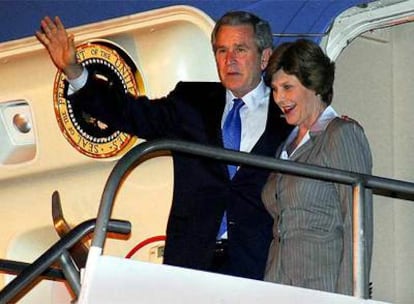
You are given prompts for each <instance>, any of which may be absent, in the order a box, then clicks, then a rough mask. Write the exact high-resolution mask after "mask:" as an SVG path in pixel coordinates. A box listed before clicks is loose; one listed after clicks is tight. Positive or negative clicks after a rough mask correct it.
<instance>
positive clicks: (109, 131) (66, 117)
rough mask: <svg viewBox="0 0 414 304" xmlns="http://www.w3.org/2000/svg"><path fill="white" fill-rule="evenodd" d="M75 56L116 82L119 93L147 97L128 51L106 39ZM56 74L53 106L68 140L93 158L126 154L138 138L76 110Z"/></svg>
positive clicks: (83, 46)
mask: <svg viewBox="0 0 414 304" xmlns="http://www.w3.org/2000/svg"><path fill="white" fill-rule="evenodd" d="M76 57H77V59H78V62H80V63H81V64H82V65H83V66H84V67H88V70H89V71H93V72H98V74H99V75H101V76H102V77H105V78H107V79H108V80H110V81H111V82H113V83H115V84H116V85H117V86H118V88H119V89H120V90H124V92H125V93H129V94H131V95H134V96H139V95H142V94H144V86H143V81H142V77H141V75H140V73H139V72H138V69H137V67H136V65H135V64H134V62H133V60H132V59H131V58H130V57H129V56H128V54H127V53H126V51H124V50H123V49H122V48H121V47H119V46H118V45H116V44H115V43H113V42H111V41H107V40H94V41H90V42H87V43H84V44H81V45H79V46H77V47H76ZM65 79H66V76H65V75H64V74H63V73H62V72H61V71H59V72H58V73H57V74H56V77H55V82H54V89H53V103H54V108H55V115H56V118H57V122H58V124H59V127H60V130H61V131H62V133H63V135H64V136H65V138H66V139H67V140H68V141H69V143H70V144H71V145H72V146H73V147H75V148H76V149H77V150H78V151H79V152H81V153H82V154H84V155H86V156H89V157H93V158H109V157H113V156H117V155H120V154H123V153H125V152H127V150H128V149H129V148H130V147H131V146H132V145H133V144H134V143H135V142H136V140H137V138H136V137H134V136H131V135H129V134H127V133H123V132H120V131H118V130H115V129H113V128H111V127H110V126H108V125H106V124H105V123H104V122H102V121H99V120H98V119H96V118H94V117H93V116H91V115H90V114H88V113H86V112H84V111H83V110H81V109H78V108H76V107H75V106H74V105H72V104H71V103H70V101H69V100H68V99H67V98H66V97H67V94H68V82H67V81H65Z"/></svg>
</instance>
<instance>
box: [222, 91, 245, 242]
mask: <svg viewBox="0 0 414 304" xmlns="http://www.w3.org/2000/svg"><path fill="white" fill-rule="evenodd" d="M243 106H244V102H243V100H241V99H239V98H236V99H233V107H232V108H231V110H230V112H229V113H228V114H227V117H226V120H225V121H224V125H223V145H224V147H225V148H226V149H231V150H236V151H239V150H240V137H241V119H240V109H241V108H242V107H243ZM227 171H228V172H229V177H230V179H232V178H233V176H234V174H236V171H237V166H234V165H227ZM226 232H227V216H226V213H224V216H223V220H222V222H221V225H220V229H219V233H218V238H219V239H221V238H223V236H225V235H226Z"/></svg>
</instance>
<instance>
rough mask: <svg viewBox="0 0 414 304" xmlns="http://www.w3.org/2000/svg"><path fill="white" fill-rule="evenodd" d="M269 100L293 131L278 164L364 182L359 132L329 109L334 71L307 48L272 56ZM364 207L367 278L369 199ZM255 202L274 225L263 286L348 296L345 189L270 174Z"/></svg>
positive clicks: (365, 162)
mask: <svg viewBox="0 0 414 304" xmlns="http://www.w3.org/2000/svg"><path fill="white" fill-rule="evenodd" d="M266 73H267V74H266V78H267V81H268V83H269V84H270V86H271V87H272V91H273V97H274V100H275V101H276V103H277V105H278V106H279V107H280V109H281V110H282V111H283V113H284V116H285V119H286V121H287V122H288V123H289V124H291V125H294V126H295V128H294V129H293V131H292V132H291V134H290V136H289V137H288V138H287V140H286V141H285V142H284V143H283V144H282V145H281V146H280V147H279V150H278V152H277V154H276V156H277V157H278V158H281V159H287V160H291V161H296V162H302V163H308V164H313V165H319V166H323V167H329V168H336V169H342V170H347V171H353V172H358V173H365V174H371V171H372V157H371V151H370V147H369V144H368V141H367V138H366V136H365V134H364V130H363V128H362V127H361V126H360V125H359V124H358V123H357V122H356V121H354V120H351V119H349V118H344V117H339V116H338V115H337V113H336V112H335V110H334V109H333V108H332V107H331V106H330V104H331V101H332V95H333V89H332V88H333V82H334V78H335V75H334V74H335V65H334V63H333V62H331V61H330V59H329V58H328V57H327V56H326V55H325V54H324V53H323V51H322V50H321V49H320V47H319V46H318V45H317V44H315V43H313V42H311V41H308V40H304V39H301V40H297V41H295V42H289V43H285V44H282V45H281V46H279V47H278V48H276V49H275V51H274V53H273V54H272V57H271V58H270V62H269V65H268V68H267V72H266ZM367 196H368V197H367V198H366V200H365V203H366V205H365V206H364V207H365V210H364V214H365V219H364V221H365V227H364V228H365V237H366V243H365V244H366V252H367V257H368V261H367V262H366V266H367V271H368V273H369V268H370V263H371V254H372V236H373V222H372V220H373V218H372V193H371V192H370V191H369V193H368V195H367ZM262 198H263V201H264V204H265V206H266V208H267V209H268V211H269V213H270V214H271V215H272V216H273V218H274V228H273V236H274V238H273V241H272V243H271V246H270V251H269V256H268V261H267V267H266V273H265V280H268V281H273V282H277V283H281V284H288V285H293V286H299V287H305V288H312V289H318V290H324V291H329V292H336V293H343V294H352V286H353V284H352V282H353V279H352V187H351V186H349V185H342V184H336V183H332V182H328V181H321V180H316V179H310V178H303V177H299V176H293V175H288V174H281V173H278V172H274V173H272V174H271V175H270V176H269V179H268V181H267V183H266V185H265V187H264V189H263V193H262Z"/></svg>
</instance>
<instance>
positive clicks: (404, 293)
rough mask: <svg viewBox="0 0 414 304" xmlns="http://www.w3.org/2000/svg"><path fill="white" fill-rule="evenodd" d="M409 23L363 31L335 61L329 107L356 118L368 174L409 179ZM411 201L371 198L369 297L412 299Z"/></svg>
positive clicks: (413, 29) (413, 141) (412, 92)
mask: <svg viewBox="0 0 414 304" xmlns="http://www.w3.org/2000/svg"><path fill="white" fill-rule="evenodd" d="M413 34H414V24H413V23H407V24H404V25H399V26H393V27H390V28H384V29H379V30H375V31H373V32H370V33H364V34H363V35H361V36H359V37H358V38H356V39H355V40H353V41H352V42H351V43H350V45H349V46H348V47H347V48H345V50H344V51H343V52H342V53H341V54H340V56H339V57H338V59H337V60H336V80H335V93H334V94H335V98H334V102H333V106H334V107H335V108H336V109H337V110H338V111H339V112H340V113H341V114H345V115H348V116H350V117H352V118H354V119H356V120H358V121H359V122H360V123H361V124H362V126H363V127H364V129H365V131H366V133H367V136H368V139H369V141H370V145H371V149H372V152H373V160H374V168H373V174H374V175H378V176H385V177H390V178H395V179H402V180H406V181H411V182H412V181H413V180H414V177H413V173H412V172H413V170H414V160H413V158H412V152H411V151H412V149H413V148H414V133H413V131H412V129H413V125H412V117H413V114H414V107H413V106H412V101H413V100H414V86H413V83H414V76H413V71H414V61H413V59H412V54H413V50H414V41H413V40H412V37H413ZM413 218H414V204H413V202H412V201H405V200H396V199H390V198H386V197H381V196H375V197H374V223H375V231H374V252H373V267H372V272H371V281H373V296H374V299H378V300H383V301H391V302H395V303H412V301H413V299H414V290H413V288H412V282H413V281H414V272H413V270H414V268H413V267H412V260H413V258H414V244H413V242H412V235H413V233H414V221H413Z"/></svg>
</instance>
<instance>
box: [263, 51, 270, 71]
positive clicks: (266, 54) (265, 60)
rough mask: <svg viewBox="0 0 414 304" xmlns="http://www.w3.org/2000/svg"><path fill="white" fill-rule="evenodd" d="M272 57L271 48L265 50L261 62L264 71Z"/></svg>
mask: <svg viewBox="0 0 414 304" xmlns="http://www.w3.org/2000/svg"><path fill="white" fill-rule="evenodd" d="M270 55H272V49H271V48H266V49H264V50H263V52H262V58H261V61H260V67H261V69H262V71H263V70H264V69H266V67H267V64H268V63H269V58H270Z"/></svg>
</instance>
